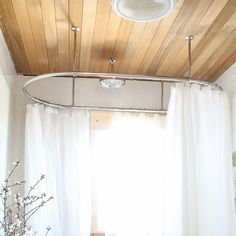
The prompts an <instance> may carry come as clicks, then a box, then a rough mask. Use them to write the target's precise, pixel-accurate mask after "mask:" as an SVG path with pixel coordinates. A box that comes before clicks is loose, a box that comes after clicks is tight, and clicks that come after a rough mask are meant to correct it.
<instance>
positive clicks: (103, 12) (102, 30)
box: [89, 0, 111, 72]
mask: <svg viewBox="0 0 236 236" xmlns="http://www.w3.org/2000/svg"><path fill="white" fill-rule="evenodd" d="M110 11H111V5H110V4H107V0H100V1H99V2H98V5H97V13H96V22H95V28H94V34H93V45H92V52H91V60H90V67H89V69H90V70H91V71H95V72H97V71H99V63H98V61H99V60H100V57H101V54H102V49H103V44H104V40H105V36H106V30H107V24H108V20H109V15H110Z"/></svg>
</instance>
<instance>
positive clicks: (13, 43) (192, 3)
mask: <svg viewBox="0 0 236 236" xmlns="http://www.w3.org/2000/svg"><path fill="white" fill-rule="evenodd" d="M0 12H1V15H2V19H1V24H0V25H1V28H2V30H3V33H4V35H5V37H6V41H7V44H8V47H9V49H10V52H11V55H12V57H13V61H14V63H15V66H16V69H17V72H19V73H22V74H32V75H36V74H41V73H47V72H58V71H71V70H72V66H73V54H74V41H73V40H74V33H73V32H72V31H71V27H72V26H73V25H75V26H78V27H79V28H80V29H81V30H80V32H79V33H77V48H76V53H77V54H76V70H80V71H91V72H107V71H108V70H109V64H108V61H107V60H108V58H109V57H111V56H113V57H115V58H116V59H117V60H118V63H117V64H116V66H115V71H116V72H120V73H130V74H135V73H138V74H146V75H157V76H171V77H184V76H186V75H187V65H188V54H187V42H186V41H185V39H184V38H185V36H186V35H189V34H193V35H194V36H195V40H194V41H193V43H192V55H193V56H192V58H193V77H194V79H204V80H211V81H214V80H216V79H217V78H218V77H219V76H220V75H221V74H222V73H223V72H224V71H225V70H226V69H227V68H228V67H229V66H230V65H232V64H233V63H234V62H235V61H236V56H235V55H236V53H235V51H236V48H235V40H236V1H235V0H178V1H177V6H176V9H175V11H174V12H173V13H172V14H171V15H170V16H168V17H167V18H164V19H163V20H161V21H156V22H150V23H140V22H131V21H127V20H125V19H122V18H121V17H119V16H118V15H116V14H115V13H114V12H113V10H112V9H111V1H110V0H0Z"/></svg>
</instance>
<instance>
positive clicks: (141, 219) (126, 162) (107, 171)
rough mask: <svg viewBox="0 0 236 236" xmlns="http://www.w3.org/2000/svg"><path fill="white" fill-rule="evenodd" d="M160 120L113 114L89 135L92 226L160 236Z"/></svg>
mask: <svg viewBox="0 0 236 236" xmlns="http://www.w3.org/2000/svg"><path fill="white" fill-rule="evenodd" d="M164 127H165V116H160V115H145V114H139V115H135V114H129V113H114V114H113V119H112V124H111V126H110V128H107V129H103V130H94V132H93V135H92V149H93V159H94V160H93V163H94V183H95V189H96V190H95V196H96V200H97V201H95V202H96V206H97V207H96V208H97V225H94V226H93V228H94V231H96V229H97V230H98V231H104V232H105V233H106V235H116V236H147V235H150V236H161V235H162V231H163V217H162V215H163V200H164V199H163V193H164V192H163V180H164V179H163V177H164V173H163V165H164V159H165V158H164V141H165V140H164V137H165V136H164V132H165V130H164Z"/></svg>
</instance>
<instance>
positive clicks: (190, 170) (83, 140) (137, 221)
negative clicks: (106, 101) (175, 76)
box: [25, 84, 236, 236]
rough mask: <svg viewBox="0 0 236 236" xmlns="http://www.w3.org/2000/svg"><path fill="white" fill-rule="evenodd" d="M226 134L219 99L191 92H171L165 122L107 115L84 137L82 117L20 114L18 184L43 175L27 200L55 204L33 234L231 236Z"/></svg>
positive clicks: (39, 111) (37, 108)
mask: <svg viewBox="0 0 236 236" xmlns="http://www.w3.org/2000/svg"><path fill="white" fill-rule="evenodd" d="M230 131H231V130H230V110H229V101H228V98H227V95H226V94H225V93H224V92H219V91H214V90H212V89H208V88H200V87H199V86H195V85H194V86H193V85H191V86H190V85H186V84H185V85H184V84H180V85H176V86H175V87H173V88H172V90H171V97H170V102H169V107H168V114H167V117H163V116H159V115H153V116H147V115H144V114H139V115H134V114H127V113H126V114H123V113H115V114H113V121H112V125H111V127H110V128H109V129H106V130H96V131H93V132H92V135H90V114H89V113H88V112H86V111H84V110H77V111H75V110H65V111H64V110H57V109H53V108H48V107H46V108H45V107H44V106H41V105H29V106H28V107H27V116H26V134H25V155H26V168H25V170H26V179H27V180H29V181H28V185H29V186H30V185H32V183H33V182H35V181H36V180H37V179H38V178H39V177H40V175H41V174H46V180H45V182H43V183H41V184H40V185H39V187H38V188H37V190H36V193H42V192H46V193H49V194H50V195H53V196H54V198H55V199H54V200H53V201H52V202H51V203H49V204H48V206H47V207H45V208H44V209H42V210H41V211H40V212H39V213H38V214H37V215H36V217H35V218H34V219H33V225H34V227H35V229H37V230H38V231H39V235H40V234H41V235H42V234H43V232H44V227H45V226H47V225H51V226H52V228H53V229H52V232H51V235H52V236H89V235H90V231H91V227H92V230H104V231H105V232H106V233H107V235H113V236H235V235H236V218H235V209H234V191H233V169H232V153H231V140H230V137H231V135H230ZM90 137H92V140H91V142H90ZM91 148H92V150H91ZM91 151H92V155H90V154H91V153H90V152H91ZM91 156H92V158H91ZM91 186H92V189H93V190H92V193H91ZM91 199H93V201H92V200H91ZM92 209H93V210H92ZM92 212H93V213H92ZM91 218H93V221H91ZM92 223H93V224H92ZM91 225H92V226H91Z"/></svg>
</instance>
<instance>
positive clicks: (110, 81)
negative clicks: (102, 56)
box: [100, 57, 125, 88]
mask: <svg viewBox="0 0 236 236" xmlns="http://www.w3.org/2000/svg"><path fill="white" fill-rule="evenodd" d="M108 62H109V66H110V71H111V72H112V73H113V72H114V65H115V63H116V59H115V58H113V57H111V58H109V59H108ZM100 84H101V86H102V87H104V88H121V87H123V86H124V85H125V80H122V79H118V78H116V77H112V78H104V79H103V78H102V79H100Z"/></svg>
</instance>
